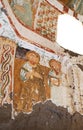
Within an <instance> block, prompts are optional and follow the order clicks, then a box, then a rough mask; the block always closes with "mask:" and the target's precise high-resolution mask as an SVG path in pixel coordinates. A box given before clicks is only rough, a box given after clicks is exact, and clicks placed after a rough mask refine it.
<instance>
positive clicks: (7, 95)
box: [0, 37, 16, 105]
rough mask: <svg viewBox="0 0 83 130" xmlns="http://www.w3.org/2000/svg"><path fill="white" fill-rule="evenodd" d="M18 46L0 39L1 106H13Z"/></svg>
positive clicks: (5, 39)
mask: <svg viewBox="0 0 83 130" xmlns="http://www.w3.org/2000/svg"><path fill="white" fill-rule="evenodd" d="M15 50H16V44H15V43H14V42H12V41H11V40H8V39H7V38H3V37H0V104H1V105H3V104H4V103H8V104H11V103H12V99H13V75H14V73H13V71H14V57H15Z"/></svg>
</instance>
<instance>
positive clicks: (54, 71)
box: [48, 59, 61, 105]
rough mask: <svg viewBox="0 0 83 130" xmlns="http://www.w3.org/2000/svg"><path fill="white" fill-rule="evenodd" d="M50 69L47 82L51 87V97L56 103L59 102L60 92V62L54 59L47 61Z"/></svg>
mask: <svg viewBox="0 0 83 130" xmlns="http://www.w3.org/2000/svg"><path fill="white" fill-rule="evenodd" d="M49 66H50V71H49V80H48V84H49V86H50V87H51V99H52V101H53V102H54V103H55V104H56V105H58V104H59V103H60V101H59V100H60V98H59V97H60V93H61V87H59V86H60V83H61V63H60V62H59V61H57V60H55V59H51V60H50V61H49Z"/></svg>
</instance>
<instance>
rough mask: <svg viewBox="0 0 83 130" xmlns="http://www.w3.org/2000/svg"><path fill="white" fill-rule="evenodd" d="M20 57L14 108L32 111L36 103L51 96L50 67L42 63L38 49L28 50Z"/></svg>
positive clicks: (16, 66) (16, 67)
mask: <svg viewBox="0 0 83 130" xmlns="http://www.w3.org/2000/svg"><path fill="white" fill-rule="evenodd" d="M21 51H22V48H21ZM18 53H19V52H18ZM18 57H19V55H17V58H16V59H15V79H14V81H15V86H14V108H15V110H16V111H17V112H21V111H22V112H31V111H32V106H33V105H34V104H36V103H37V102H39V101H42V102H44V101H45V100H47V99H49V98H50V87H49V85H48V71H49V68H48V67H46V66H43V65H41V64H40V58H41V57H40V55H39V54H38V53H37V52H36V51H32V50H28V51H26V53H25V55H24V56H21V58H20V59H19V58H18ZM23 57H24V58H23Z"/></svg>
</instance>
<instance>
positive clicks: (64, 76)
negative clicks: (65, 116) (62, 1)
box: [0, 1, 83, 115]
mask: <svg viewBox="0 0 83 130" xmlns="http://www.w3.org/2000/svg"><path fill="white" fill-rule="evenodd" d="M44 2H45V1H44ZM44 4H46V3H44ZM3 5H4V4H1V3H0V36H1V38H0V39H1V40H0V41H1V48H3V46H4V45H5V42H6V44H7V45H8V46H9V48H11V49H10V51H8V50H4V49H5V48H3V50H2V49H1V50H2V52H0V53H1V54H2V58H1V61H2V63H1V64H2V67H3V71H4V72H3V76H2V77H3V78H4V73H6V71H7V67H9V66H10V68H11V69H10V70H9V71H8V73H7V74H8V75H7V76H10V77H11V78H10V82H11V84H12V85H13V87H12V86H11V88H13V103H12V100H11V99H10V97H11V96H10V97H8V95H11V93H12V91H11V89H10V91H8V90H9V89H7V91H6V93H5V91H4V94H3V92H0V94H1V95H4V98H3V99H5V96H6V97H8V98H6V100H5V101H4V100H2V98H0V100H1V105H3V104H4V103H5V102H7V103H9V104H11V103H12V108H13V115H14V114H15V112H16V113H17V114H18V113H19V112H26V113H27V112H31V111H32V107H33V105H35V104H36V103H38V102H45V101H46V100H49V99H51V100H52V102H53V103H54V104H56V105H57V106H62V107H64V108H67V110H68V112H70V113H71V114H73V113H74V112H76V111H77V112H79V113H81V114H83V89H82V78H81V76H82V75H83V72H82V70H81V69H80V67H78V64H80V65H83V57H82V56H78V55H77V56H75V55H73V56H72V55H71V54H70V53H68V51H65V50H64V49H62V48H61V47H58V48H57V46H58V45H57V43H56V42H54V41H53V42H52V41H50V40H47V38H43V37H40V35H37V34H35V35H34V37H35V36H36V37H35V38H34V37H33V33H34V31H30V37H29V33H27V35H26V33H25V32H27V31H25V28H22V30H23V29H24V32H23V34H24V36H27V39H26V38H24V37H22V35H21V31H22V30H20V29H19V30H20V34H19V33H18V30H17V28H15V27H16V26H14V25H16V23H12V21H11V19H10V18H9V15H8V14H7V11H6V9H5V8H3ZM43 6H45V5H43ZM47 6H48V4H47ZM50 9H52V10H51V11H50V13H52V11H54V10H55V8H54V9H53V7H52V8H51V7H50ZM39 12H40V13H41V12H42V10H41V8H40V10H39ZM56 13H57V15H58V11H57V12H56ZM49 15H50V14H49ZM11 16H12V17H13V15H11ZM50 18H51V17H50ZM52 18H53V17H52ZM45 19H46V14H45ZM45 19H44V20H45ZM37 20H39V19H37ZM13 22H15V21H14V20H13ZM18 25H20V24H17V26H18ZM21 27H23V26H21ZM36 27H38V22H37V24H36ZM46 27H47V26H46ZM18 28H19V26H18ZM41 28H42V26H41ZM41 28H40V30H41ZM36 29H38V28H36ZM44 29H45V28H44ZM54 29H55V28H54ZM26 30H27V29H26ZM3 37H5V40H4V38H3ZM8 39H10V40H8ZM34 39H35V40H34ZM36 39H37V40H38V43H37V42H36ZM9 41H10V42H9ZM13 42H14V46H13ZM2 43H3V44H2ZM9 43H11V46H10V44H9ZM42 43H43V45H42V46H41V44H42ZM9 48H8V49H9ZM6 49H7V48H6ZM62 50H63V51H62ZM6 51H8V54H11V57H12V60H10V61H9V60H8V57H6V55H5V53H6ZM32 51H34V54H36V55H37V57H36V58H38V57H39V58H38V59H39V60H38V59H36V60H37V65H34V62H33V61H34V60H32V61H30V62H31V63H29V64H28V62H29V59H27V58H26V57H27V55H28V53H29V52H32ZM6 58H7V60H6ZM10 59H11V58H10ZM4 60H6V61H4ZM36 60H35V62H36ZM50 61H53V62H52V63H53V64H51V63H50ZM5 62H6V63H7V62H8V64H7V66H6V65H4V64H5ZM54 65H56V67H55V66H54ZM27 66H28V68H29V70H27ZM51 67H52V68H51ZM4 68H5V70H4ZM55 69H56V70H55ZM1 74H2V73H1ZM13 74H14V75H13ZM11 79H12V80H11ZM28 79H29V80H28ZM3 81H4V80H3ZM12 81H14V82H13V83H12ZM27 86H29V88H28V87H27ZM0 88H3V87H0ZM7 88H9V87H7ZM5 90H6V87H5ZM7 94H8V95H7ZM29 94H30V95H29ZM10 100H11V101H10ZM3 101H4V102H3Z"/></svg>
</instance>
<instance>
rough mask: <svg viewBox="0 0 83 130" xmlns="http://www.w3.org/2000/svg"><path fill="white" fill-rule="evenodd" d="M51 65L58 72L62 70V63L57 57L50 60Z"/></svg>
mask: <svg viewBox="0 0 83 130" xmlns="http://www.w3.org/2000/svg"><path fill="white" fill-rule="evenodd" d="M49 66H50V67H51V69H52V70H55V71H56V72H57V73H59V72H60V71H61V63H60V62H59V61H57V60H55V59H51V60H50V61H49Z"/></svg>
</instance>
